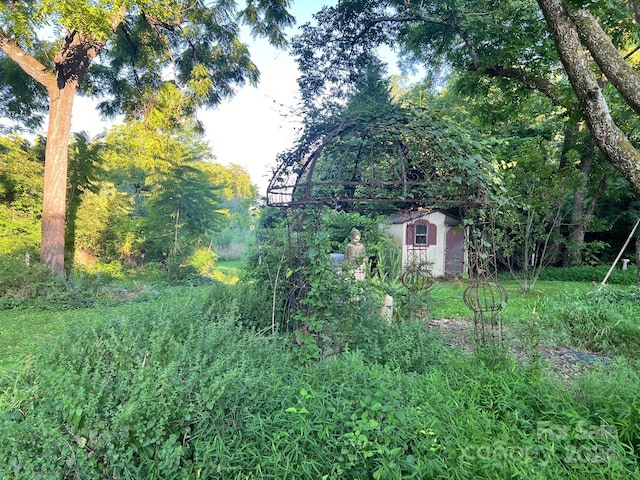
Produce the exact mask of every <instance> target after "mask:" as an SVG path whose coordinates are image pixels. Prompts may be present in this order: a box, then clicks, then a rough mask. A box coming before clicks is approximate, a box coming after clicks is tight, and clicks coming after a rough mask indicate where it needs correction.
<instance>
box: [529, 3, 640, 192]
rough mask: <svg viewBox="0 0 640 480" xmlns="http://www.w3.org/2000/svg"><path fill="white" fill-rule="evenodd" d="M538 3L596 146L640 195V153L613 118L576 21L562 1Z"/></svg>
mask: <svg viewBox="0 0 640 480" xmlns="http://www.w3.org/2000/svg"><path fill="white" fill-rule="evenodd" d="M538 5H539V6H540V9H541V10H542V13H543V15H544V18H545V20H546V22H547V25H548V26H549V30H550V31H551V35H552V36H553V39H554V42H555V44H556V49H557V51H558V54H559V55H560V60H561V61H562V64H563V66H564V69H565V71H566V72H567V77H568V78H569V81H570V83H571V86H572V87H573V91H574V92H575V94H576V97H577V98H578V103H579V108H580V112H581V113H582V115H583V116H584V118H585V121H586V122H587V125H588V127H589V130H590V131H591V134H592V135H593V139H594V141H595V143H596V145H597V146H598V148H599V149H600V151H601V152H602V153H603V154H604V156H605V157H606V158H607V159H608V160H609V161H610V162H611V163H612V164H613V165H614V166H615V167H616V168H617V169H618V170H619V171H620V173H622V175H623V176H624V177H625V179H626V180H627V181H628V182H629V185H630V186H631V188H632V189H633V190H634V192H635V193H636V194H639V195H640V152H638V150H636V148H635V147H634V146H633V144H632V143H631V142H630V141H629V139H628V138H627V136H626V135H625V134H624V133H623V132H622V130H620V128H619V127H618V126H617V125H616V124H615V123H614V121H613V119H612V118H611V113H610V111H609V106H608V104H607V101H606V100H605V98H604V95H603V93H602V90H601V88H600V86H599V85H598V82H597V80H596V78H595V75H594V74H593V71H592V70H591V64H590V62H589V59H588V58H587V56H586V55H585V53H584V48H583V45H582V43H581V42H580V37H579V36H578V32H577V29H576V26H575V24H574V23H573V21H572V20H571V19H570V18H569V15H568V13H567V11H566V9H565V8H564V6H563V5H562V3H561V2H560V1H559V0H538Z"/></svg>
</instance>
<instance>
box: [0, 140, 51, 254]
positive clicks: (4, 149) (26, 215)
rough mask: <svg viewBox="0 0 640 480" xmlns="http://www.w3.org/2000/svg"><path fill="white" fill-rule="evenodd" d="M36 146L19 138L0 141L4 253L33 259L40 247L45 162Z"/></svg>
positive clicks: (1, 245)
mask: <svg viewBox="0 0 640 480" xmlns="http://www.w3.org/2000/svg"><path fill="white" fill-rule="evenodd" d="M42 142H43V140H42V139H41V138H37V139H36V141H35V144H32V143H31V142H29V141H27V140H25V139H23V138H20V137H18V136H16V135H10V136H7V137H0V253H18V254H25V253H29V254H30V255H31V254H33V253H35V252H36V248H37V246H38V243H39V242H38V235H37V233H38V232H37V230H38V228H39V226H40V217H41V213H42V210H41V208H42V173H43V170H44V158H43V155H42V153H43V152H42Z"/></svg>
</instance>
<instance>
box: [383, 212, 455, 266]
mask: <svg viewBox="0 0 640 480" xmlns="http://www.w3.org/2000/svg"><path fill="white" fill-rule="evenodd" d="M390 222H391V225H390V233H391V236H392V238H393V241H394V243H395V244H396V245H397V246H398V247H400V248H401V249H402V269H403V270H405V269H406V268H407V267H409V266H411V265H427V266H428V268H429V270H430V271H431V274H432V275H433V276H434V277H442V276H458V275H460V274H462V273H463V272H464V271H465V265H466V263H467V250H466V247H465V245H466V243H465V229H464V228H463V226H462V220H460V219H459V218H457V217H454V216H452V215H449V214H447V213H444V212H442V211H439V210H427V209H419V210H413V211H410V212H406V213H403V214H400V215H395V216H394V217H392V218H391V219H390Z"/></svg>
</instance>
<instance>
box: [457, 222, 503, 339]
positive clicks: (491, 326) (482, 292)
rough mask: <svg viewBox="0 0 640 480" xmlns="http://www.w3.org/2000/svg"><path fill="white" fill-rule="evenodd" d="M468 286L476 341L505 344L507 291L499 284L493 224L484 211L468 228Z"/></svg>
mask: <svg viewBox="0 0 640 480" xmlns="http://www.w3.org/2000/svg"><path fill="white" fill-rule="evenodd" d="M469 228H470V232H469V256H470V258H469V276H470V278H471V285H469V286H468V287H467V288H466V289H465V291H464V294H463V299H464V303H465V305H466V306H467V308H469V309H470V310H471V311H472V312H473V326H474V332H475V338H476V342H478V343H480V344H482V345H486V344H487V343H488V342H491V343H500V342H502V309H503V308H504V306H505V305H506V304H507V300H508V294H507V290H506V289H505V288H504V287H503V286H502V285H500V283H498V275H497V264H496V254H495V238H494V235H493V232H494V222H493V218H492V216H490V215H487V214H486V213H484V212H482V213H481V214H478V215H476V221H475V222H474V224H473V225H472V226H471V227H469Z"/></svg>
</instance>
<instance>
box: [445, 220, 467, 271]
mask: <svg viewBox="0 0 640 480" xmlns="http://www.w3.org/2000/svg"><path fill="white" fill-rule="evenodd" d="M463 269H464V229H462V228H450V229H449V230H447V235H446V238H445V254H444V273H445V275H460V274H461V273H462V271H463Z"/></svg>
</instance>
